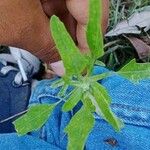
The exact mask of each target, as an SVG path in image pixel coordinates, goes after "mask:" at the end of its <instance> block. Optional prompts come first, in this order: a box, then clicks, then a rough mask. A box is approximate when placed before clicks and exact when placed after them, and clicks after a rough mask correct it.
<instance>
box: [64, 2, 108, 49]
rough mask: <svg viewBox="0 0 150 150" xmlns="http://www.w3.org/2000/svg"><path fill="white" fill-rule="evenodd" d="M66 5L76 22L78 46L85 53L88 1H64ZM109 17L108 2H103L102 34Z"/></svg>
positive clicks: (86, 46)
mask: <svg viewBox="0 0 150 150" xmlns="http://www.w3.org/2000/svg"><path fill="white" fill-rule="evenodd" d="M66 5H67V8H68V10H69V12H70V13H71V14H72V15H73V17H74V18H75V19H76V21H77V32H76V37H77V41H78V46H79V48H80V49H81V51H83V52H86V51H88V50H89V48H88V44H87V41H86V26H87V22H88V10H89V7H88V5H89V3H88V0H82V1H80V0H66ZM108 16H109V0H103V17H102V29H103V33H105V32H106V29H107V25H108Z"/></svg>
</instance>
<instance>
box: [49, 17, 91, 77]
mask: <svg viewBox="0 0 150 150" xmlns="http://www.w3.org/2000/svg"><path fill="white" fill-rule="evenodd" d="M50 26H51V33H52V36H53V39H54V41H55V44H56V47H57V49H58V51H59V54H60V56H61V58H62V60H63V64H64V67H65V71H66V74H67V75H76V74H80V73H81V72H82V71H83V70H84V69H85V67H86V65H87V63H88V62H87V60H86V58H85V57H84V56H83V55H82V54H81V53H80V51H79V49H78V48H77V46H76V45H75V43H74V41H73V40H72V38H71V36H70V35H69V33H68V32H67V30H66V28H65V26H64V24H63V23H62V22H61V21H60V20H59V18H58V17H56V16H52V17H51V20H50Z"/></svg>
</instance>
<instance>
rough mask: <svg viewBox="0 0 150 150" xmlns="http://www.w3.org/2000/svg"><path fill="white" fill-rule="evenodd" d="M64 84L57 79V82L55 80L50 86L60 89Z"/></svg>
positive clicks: (61, 80)
mask: <svg viewBox="0 0 150 150" xmlns="http://www.w3.org/2000/svg"><path fill="white" fill-rule="evenodd" d="M64 84H65V82H64V80H63V79H62V78H61V79H58V80H55V81H53V83H52V84H51V85H50V86H51V87H52V88H58V87H61V86H63V85H64Z"/></svg>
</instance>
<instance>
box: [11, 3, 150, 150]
mask: <svg viewBox="0 0 150 150" xmlns="http://www.w3.org/2000/svg"><path fill="white" fill-rule="evenodd" d="M89 6H90V9H89V22H88V26H87V30H86V36H87V41H88V45H89V48H90V52H89V53H88V54H82V53H80V51H79V49H78V48H77V46H76V45H75V43H74V42H73V40H72V38H71V37H70V35H69V33H68V32H67V30H66V28H65V26H64V25H63V23H62V22H61V21H60V20H59V18H58V17H56V16H53V17H52V18H51V21H50V26H51V32H52V36H53V39H54V41H55V43H56V46H57V49H58V51H59V53H60V55H61V58H62V60H63V63H64V66H65V71H66V74H65V75H64V76H63V77H62V78H61V79H59V80H57V81H55V82H54V83H53V84H52V85H51V87H52V88H58V87H61V90H60V92H59V93H58V94H59V96H60V97H64V96H65V97H68V98H67V101H66V102H65V103H64V105H63V107H62V111H64V112H68V111H71V110H72V109H73V108H74V107H75V106H76V105H77V104H78V103H79V102H82V104H83V105H82V107H81V108H80V109H79V110H78V112H77V113H76V114H75V115H74V116H73V117H72V119H71V121H70V122H69V124H68V126H67V127H66V128H65V132H66V133H67V135H68V149H69V150H82V149H84V145H85V142H86V139H87V137H88V135H89V133H90V132H91V130H92V128H93V126H94V123H95V120H94V116H93V113H94V112H96V113H97V114H98V115H99V116H101V117H102V118H103V119H104V120H106V121H107V122H108V123H109V124H110V125H111V126H112V127H113V128H114V129H115V130H116V131H120V129H121V128H122V127H123V122H122V121H121V120H120V119H119V118H117V117H116V116H115V114H114V113H113V112H112V111H111V108H110V104H111V98H110V96H109V94H108V92H107V90H106V89H105V87H103V86H102V85H101V84H99V83H98V81H99V80H101V79H103V78H106V77H108V76H111V75H114V74H120V75H123V76H124V77H126V78H128V79H129V80H131V81H133V82H137V81H139V80H141V79H143V78H147V77H149V73H150V71H149V70H150V64H149V63H148V64H138V63H136V61H135V60H132V61H131V62H130V63H129V64H127V65H126V66H124V67H123V68H122V69H121V70H120V71H119V72H117V73H115V72H107V73H102V74H99V75H94V76H93V75H92V70H93V68H94V64H95V63H96V64H98V65H100V66H103V63H101V62H99V61H98V60H97V59H98V58H99V57H102V56H103V54H104V50H103V35H102V31H101V26H100V22H101V14H102V12H101V11H100V10H102V9H101V7H102V6H101V1H100V0H89ZM60 33H61V34H60ZM137 73H138V75H137ZM69 86H72V87H73V90H72V91H71V92H70V93H68V95H67V96H66V90H67V89H68V87H69ZM60 102H62V100H60V101H58V102H56V103H54V104H51V105H47V104H44V105H35V106H31V107H30V108H29V110H28V112H27V113H26V114H25V115H24V116H22V117H20V118H19V119H18V120H16V121H15V122H14V125H15V128H16V131H17V132H18V134H19V135H24V134H26V133H28V132H30V131H33V130H36V129H39V128H40V127H42V126H43V125H44V124H45V123H46V121H47V119H48V118H49V117H50V114H51V112H52V111H53V109H54V108H55V107H56V106H57V105H58V104H59V103H60Z"/></svg>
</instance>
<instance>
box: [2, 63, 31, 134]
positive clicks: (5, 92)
mask: <svg viewBox="0 0 150 150" xmlns="http://www.w3.org/2000/svg"><path fill="white" fill-rule="evenodd" d="M3 67H4V66H3V65H2V64H1V63H0V70H1V69H2V68H3ZM16 73H17V71H9V72H8V73H7V74H6V75H3V74H2V73H1V72H0V121H1V120H4V119H6V118H8V117H10V116H13V115H15V114H17V113H20V112H22V111H24V110H25V109H26V108H27V105H28V100H29V96H30V93H31V92H30V91H31V87H30V84H24V85H20V86H18V85H16V84H15V83H14V82H13V81H14V78H15V75H16ZM12 121H13V120H9V121H7V122H5V123H0V133H10V132H14V131H15V130H14V126H13V124H12Z"/></svg>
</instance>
